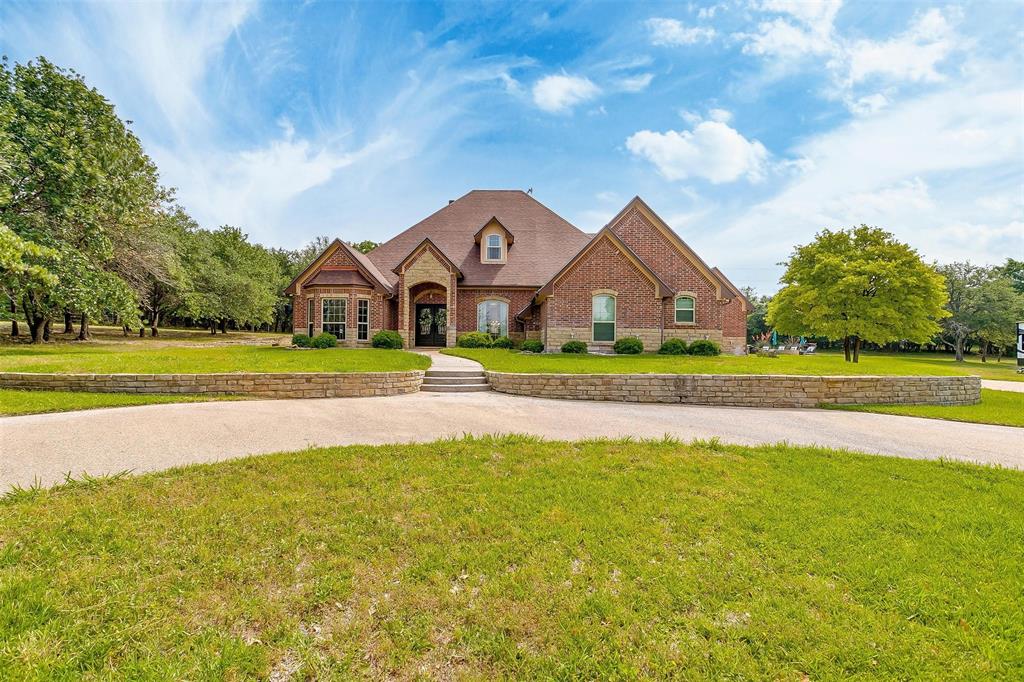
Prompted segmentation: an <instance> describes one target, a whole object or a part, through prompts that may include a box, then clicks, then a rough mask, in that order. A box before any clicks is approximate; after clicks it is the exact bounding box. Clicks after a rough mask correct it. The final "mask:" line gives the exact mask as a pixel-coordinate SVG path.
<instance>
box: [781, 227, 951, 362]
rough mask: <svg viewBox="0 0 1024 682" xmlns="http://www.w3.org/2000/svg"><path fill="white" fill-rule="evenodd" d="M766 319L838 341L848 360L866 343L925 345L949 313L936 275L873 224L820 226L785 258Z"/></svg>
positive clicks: (792, 331) (793, 332) (854, 358)
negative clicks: (809, 239) (810, 239)
mask: <svg viewBox="0 0 1024 682" xmlns="http://www.w3.org/2000/svg"><path fill="white" fill-rule="evenodd" d="M780 281H781V283H782V284H783V288H782V290H781V291H779V293H778V294H776V295H775V297H774V298H772V300H771V302H770V303H769V304H768V313H767V320H768V323H769V324H770V325H772V326H773V327H775V328H776V329H777V330H778V331H780V332H782V333H783V334H790V335H793V336H823V337H825V338H828V339H842V340H843V348H844V350H845V354H846V360H847V361H851V360H852V361H853V362H857V361H859V359H860V346H861V343H862V342H864V341H868V342H871V343H879V344H882V343H889V342H892V341H901V340H908V341H914V342H919V343H923V342H925V341H927V340H929V339H930V338H932V337H933V336H934V335H935V333H936V332H937V331H938V330H939V326H938V324H937V320H940V319H942V318H943V317H945V316H947V315H948V313H947V312H946V311H945V309H944V308H943V306H944V305H945V303H946V293H945V290H944V288H943V282H942V276H941V275H939V274H938V273H937V272H936V271H935V269H934V268H932V267H930V266H929V265H927V264H925V263H924V262H923V261H922V260H921V257H920V256H919V255H918V253H917V251H915V250H914V249H912V248H910V247H909V246H907V245H906V244H903V243H901V242H899V241H897V240H896V239H895V238H894V237H893V235H891V234H890V233H888V232H886V231H884V230H881V229H879V228H877V227H868V226H867V225H861V226H860V227H855V228H852V229H849V230H836V231H832V230H823V231H822V232H821V233H819V234H818V235H817V236H816V238H815V240H814V241H813V242H812V243H810V244H807V245H805V246H798V247H796V249H795V250H794V252H793V255H792V256H791V257H790V258H789V260H788V261H787V263H786V272H785V274H784V275H783V276H782V279H781V280H780Z"/></svg>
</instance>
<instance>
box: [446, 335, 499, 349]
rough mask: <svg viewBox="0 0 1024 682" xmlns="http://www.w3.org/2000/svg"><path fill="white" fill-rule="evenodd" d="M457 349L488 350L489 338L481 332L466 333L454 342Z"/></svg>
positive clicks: (489, 345)
mask: <svg viewBox="0 0 1024 682" xmlns="http://www.w3.org/2000/svg"><path fill="white" fill-rule="evenodd" d="M455 345H456V346H458V347H459V348H490V347H491V345H492V344H491V337H490V335H488V334H484V333H483V332H467V333H465V334H463V335H462V336H460V337H459V338H458V339H456V340H455Z"/></svg>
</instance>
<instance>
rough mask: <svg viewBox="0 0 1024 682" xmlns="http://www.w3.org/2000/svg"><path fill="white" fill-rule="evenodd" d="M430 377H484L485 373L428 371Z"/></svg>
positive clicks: (444, 370) (475, 370) (477, 371)
mask: <svg viewBox="0 0 1024 682" xmlns="http://www.w3.org/2000/svg"><path fill="white" fill-rule="evenodd" d="M426 376H428V377H474V378H475V377H482V376H484V372H483V370H481V369H428V370H427V372H426Z"/></svg>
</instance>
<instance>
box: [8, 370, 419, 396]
mask: <svg viewBox="0 0 1024 682" xmlns="http://www.w3.org/2000/svg"><path fill="white" fill-rule="evenodd" d="M422 383H423V371H422V370H410V371H407V372H359V373H350V374H337V373H334V374H328V373H319V372H303V373H289V374H285V373H281V374H277V373H242V372H240V373H231V374H226V373H225V374H33V373H28V372H0V387H2V388H17V389H22V390H30V391H88V392H92V393H222V394H234V395H251V396H258V397H261V398H355V397H366V396H383V395H399V394H402V393H415V392H416V391H418V390H420V384H422Z"/></svg>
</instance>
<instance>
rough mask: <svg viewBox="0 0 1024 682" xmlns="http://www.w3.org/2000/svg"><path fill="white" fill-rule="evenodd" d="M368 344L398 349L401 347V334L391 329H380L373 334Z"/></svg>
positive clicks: (375, 346)
mask: <svg viewBox="0 0 1024 682" xmlns="http://www.w3.org/2000/svg"><path fill="white" fill-rule="evenodd" d="M370 345H372V346H373V347H374V348H390V349H392V350H400V349H401V348H402V335H401V334H399V333H398V332H396V331H394V330H391V329H381V330H380V331H379V332H377V333H376V334H374V335H373V339H372V340H371V341H370Z"/></svg>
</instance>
